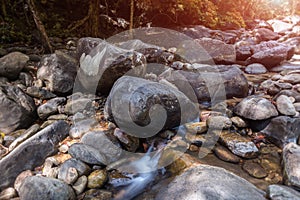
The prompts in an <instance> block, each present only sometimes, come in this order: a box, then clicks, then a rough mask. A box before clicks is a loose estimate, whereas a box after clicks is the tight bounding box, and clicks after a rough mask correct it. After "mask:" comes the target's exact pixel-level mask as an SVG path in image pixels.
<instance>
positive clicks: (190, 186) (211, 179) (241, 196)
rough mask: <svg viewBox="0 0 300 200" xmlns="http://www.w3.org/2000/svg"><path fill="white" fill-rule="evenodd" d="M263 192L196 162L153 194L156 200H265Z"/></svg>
mask: <svg viewBox="0 0 300 200" xmlns="http://www.w3.org/2000/svg"><path fill="white" fill-rule="evenodd" d="M264 195H265V194H264V192H263V191H261V190H259V189H257V188H256V187H255V186H254V185H252V184H251V183H249V182H248V181H246V180H245V179H243V178H240V177H238V176H236V175H235V174H233V173H231V172H228V171H226V170H225V169H222V168H219V167H213V166H208V165H200V166H196V167H192V168H190V169H188V170H186V171H185V172H183V173H182V174H181V175H179V176H177V177H176V178H175V179H174V180H173V181H172V182H171V183H170V184H169V185H168V187H167V188H163V189H161V190H160V192H159V193H158V194H157V196H156V197H155V199H157V200H167V199H173V200H179V199H180V200H181V199H231V200H248V199H265V197H264Z"/></svg>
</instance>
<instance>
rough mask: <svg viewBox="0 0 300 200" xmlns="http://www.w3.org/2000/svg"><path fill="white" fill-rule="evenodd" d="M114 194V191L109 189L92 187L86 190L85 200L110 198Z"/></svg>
mask: <svg viewBox="0 0 300 200" xmlns="http://www.w3.org/2000/svg"><path fill="white" fill-rule="evenodd" d="M112 196H113V194H112V192H110V191H107V190H99V189H90V190H88V191H86V192H85V194H84V200H96V199H97V200H110V199H112Z"/></svg>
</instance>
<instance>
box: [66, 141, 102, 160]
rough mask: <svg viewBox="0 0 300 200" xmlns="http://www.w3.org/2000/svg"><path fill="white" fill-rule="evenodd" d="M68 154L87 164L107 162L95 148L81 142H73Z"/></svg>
mask: <svg viewBox="0 0 300 200" xmlns="http://www.w3.org/2000/svg"><path fill="white" fill-rule="evenodd" d="M69 154H70V155H71V156H72V157H73V158H76V159H78V160H81V161H83V162H85V163H88V164H94V165H104V164H106V163H107V161H106V157H105V156H104V155H103V153H101V152H99V151H98V150H97V149H96V148H93V147H91V146H89V145H85V144H82V143H76V144H73V145H72V146H71V147H70V149H69Z"/></svg>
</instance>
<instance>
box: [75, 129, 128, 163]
mask: <svg viewBox="0 0 300 200" xmlns="http://www.w3.org/2000/svg"><path fill="white" fill-rule="evenodd" d="M81 142H82V143H83V144H85V145H87V146H90V147H92V148H93V149H96V151H97V152H98V153H100V155H98V154H96V153H95V154H93V151H89V150H88V148H83V151H81V153H84V152H85V150H84V149H87V151H86V153H90V152H92V154H91V157H92V158H93V157H94V158H96V160H97V162H99V161H100V162H103V164H105V165H108V164H110V163H112V162H115V161H117V160H119V159H120V158H122V156H123V150H122V148H121V145H120V144H119V143H118V141H114V140H111V138H110V137H109V133H105V132H102V131H93V132H89V133H86V134H85V135H84V136H83V137H82V138H81ZM77 147H78V146H77ZM78 152H80V151H78ZM83 155H84V154H83ZM103 156H104V158H105V159H106V160H102V159H103Z"/></svg>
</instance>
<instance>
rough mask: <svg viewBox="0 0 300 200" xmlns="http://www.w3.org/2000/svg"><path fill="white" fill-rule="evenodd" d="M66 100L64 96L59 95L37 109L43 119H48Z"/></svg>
mask: <svg viewBox="0 0 300 200" xmlns="http://www.w3.org/2000/svg"><path fill="white" fill-rule="evenodd" d="M65 101H66V98H64V97H57V98H54V99H50V100H49V101H47V102H46V103H44V104H43V105H41V106H39V107H38V109H37V113H38V115H39V117H40V118H41V119H46V118H47V117H49V116H50V115H52V114H55V113H57V112H58V106H60V105H62V104H63V103H64V102H65Z"/></svg>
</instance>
